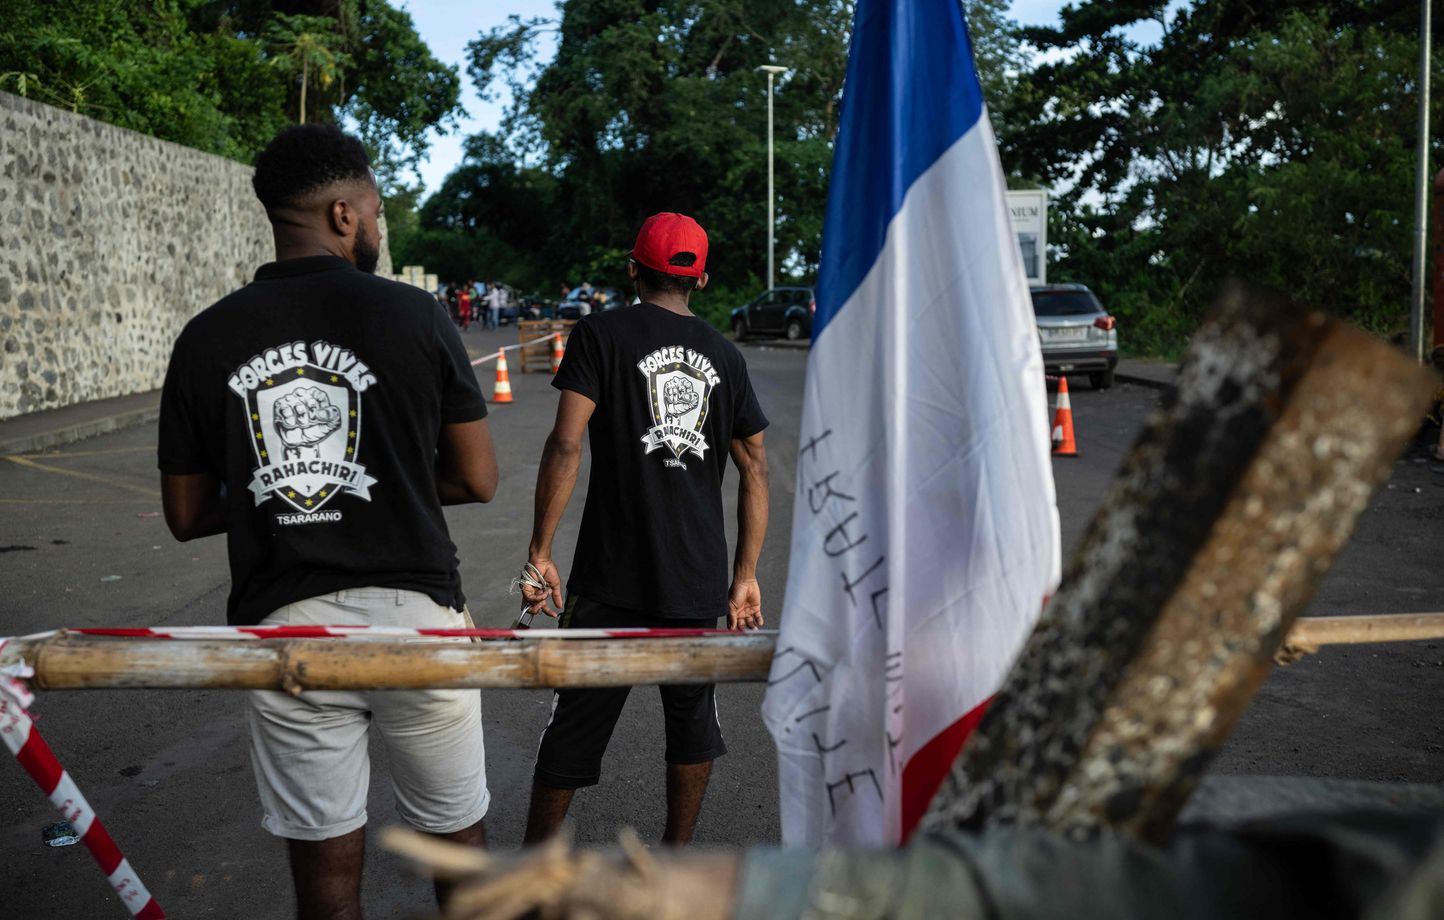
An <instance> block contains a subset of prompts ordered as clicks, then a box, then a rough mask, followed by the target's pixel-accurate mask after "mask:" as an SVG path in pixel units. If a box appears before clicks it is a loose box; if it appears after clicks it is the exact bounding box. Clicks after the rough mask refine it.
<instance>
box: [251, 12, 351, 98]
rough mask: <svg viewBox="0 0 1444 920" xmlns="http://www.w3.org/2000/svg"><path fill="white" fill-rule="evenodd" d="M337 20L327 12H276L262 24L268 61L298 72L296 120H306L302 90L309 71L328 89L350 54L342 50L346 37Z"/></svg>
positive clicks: (281, 67)
mask: <svg viewBox="0 0 1444 920" xmlns="http://www.w3.org/2000/svg"><path fill="white" fill-rule="evenodd" d="M339 27H340V24H339V23H338V22H337V21H336V20H335V19H332V18H331V17H329V16H286V15H284V14H276V16H275V17H274V18H273V19H272V20H271V21H270V22H269V23H268V24H267V25H266V33H265V43H266V50H267V52H268V53H269V54H270V56H271V63H272V64H274V65H276V66H277V67H279V68H280V69H281V70H283V71H285V72H286V73H288V74H291V75H292V76H294V75H295V74H297V73H299V74H300V75H301V106H300V111H299V115H298V117H297V121H298V122H299V123H300V124H303V125H304V124H305V123H306V91H307V89H308V87H309V85H310V79H311V74H313V73H314V74H315V75H316V81H317V82H318V83H319V84H320V86H321V89H323V90H325V89H329V88H330V87H331V84H332V83H334V82H336V79H337V77H339V76H340V75H341V73H342V71H343V69H344V68H346V67H347V66H349V65H350V63H351V57H350V55H348V54H346V53H345V52H344V51H342V50H341V49H342V47H344V45H345V43H346V38H345V36H344V35H342V34H341V32H340V31H339Z"/></svg>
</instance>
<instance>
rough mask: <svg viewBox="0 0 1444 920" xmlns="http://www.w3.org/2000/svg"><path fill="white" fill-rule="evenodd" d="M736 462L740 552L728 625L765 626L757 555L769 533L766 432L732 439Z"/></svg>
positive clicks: (735, 564)
mask: <svg viewBox="0 0 1444 920" xmlns="http://www.w3.org/2000/svg"><path fill="white" fill-rule="evenodd" d="M732 462H733V463H734V464H736V465H737V472H738V474H739V475H740V477H741V483H740V485H739V487H738V489H737V553H736V555H735V556H734V557H733V562H732V589H731V591H730V592H728V597H727V628H728V629H738V630H740V629H757V628H759V627H761V626H762V623H763V620H762V589H761V588H760V587H758V585H757V558H758V557H759V556H761V555H762V540H763V538H764V537H766V536H767V501H768V485H767V450H766V448H765V447H763V444H762V432H760V431H759V432H757V433H756V434H754V435H753V436H752V437H750V438H738V439H736V440H734V441H733V442H732Z"/></svg>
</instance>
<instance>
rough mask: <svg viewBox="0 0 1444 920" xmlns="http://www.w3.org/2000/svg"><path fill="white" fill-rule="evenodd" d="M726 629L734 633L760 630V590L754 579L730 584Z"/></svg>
mask: <svg viewBox="0 0 1444 920" xmlns="http://www.w3.org/2000/svg"><path fill="white" fill-rule="evenodd" d="M727 628H728V629H730V630H732V631H734V632H742V631H743V630H746V629H761V628H762V589H761V588H760V587H758V586H757V581H756V579H747V580H746V581H742V580H737V581H733V582H732V589H731V590H730V591H728V592H727Z"/></svg>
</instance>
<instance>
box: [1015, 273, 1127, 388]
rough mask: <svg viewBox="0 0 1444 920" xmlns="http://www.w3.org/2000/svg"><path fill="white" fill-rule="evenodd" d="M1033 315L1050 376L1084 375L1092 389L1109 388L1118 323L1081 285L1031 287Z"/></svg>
mask: <svg viewBox="0 0 1444 920" xmlns="http://www.w3.org/2000/svg"><path fill="white" fill-rule="evenodd" d="M1030 293H1031V294H1032V295H1033V315H1034V317H1035V318H1036V319H1037V321H1038V340H1039V342H1040V343H1041V344H1042V346H1043V367H1044V369H1045V370H1046V371H1047V372H1048V373H1050V374H1082V373H1086V374H1087V375H1088V382H1089V383H1091V384H1093V389H1095V390H1106V389H1108V388H1109V387H1111V386H1113V368H1115V367H1117V366H1118V321H1117V320H1116V319H1115V318H1114V317H1112V316H1109V315H1108V311H1107V310H1105V309H1103V304H1101V303H1099V302H1098V298H1097V297H1095V296H1094V294H1093V292H1092V291H1090V290H1088V288H1086V287H1084V286H1083V285H1081V284H1050V285H1047V286H1046V287H1035V288H1033V289H1032V290H1031V291H1030Z"/></svg>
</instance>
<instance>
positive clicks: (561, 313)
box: [556, 287, 631, 319]
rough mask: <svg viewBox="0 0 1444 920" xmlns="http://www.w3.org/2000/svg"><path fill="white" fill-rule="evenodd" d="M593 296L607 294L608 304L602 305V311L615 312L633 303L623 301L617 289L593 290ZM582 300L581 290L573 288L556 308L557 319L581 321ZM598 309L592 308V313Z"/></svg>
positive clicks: (627, 300)
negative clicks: (618, 308)
mask: <svg viewBox="0 0 1444 920" xmlns="http://www.w3.org/2000/svg"><path fill="white" fill-rule="evenodd" d="M592 294H593V296H595V295H597V294H605V295H606V297H607V300H606V303H604V304H603V305H602V309H603V310H615V309H616V308H617V307H624V306H626V305H627V304H629V303H631V300H630V298H629V299H626V300H623V299H622V294H621V292H620V291H618V290H617V289H616V288H611V287H599V288H592ZM581 299H582V296H581V292H580V289H579V288H572V291H571V293H570V294H568V295H567V296H566V298H565V299H563V300H561V301H560V302H558V303H557V308H556V316H557V318H558V319H581V316H582V305H581ZM596 309H597V308H596V307H592V311H596Z"/></svg>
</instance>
